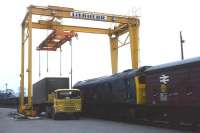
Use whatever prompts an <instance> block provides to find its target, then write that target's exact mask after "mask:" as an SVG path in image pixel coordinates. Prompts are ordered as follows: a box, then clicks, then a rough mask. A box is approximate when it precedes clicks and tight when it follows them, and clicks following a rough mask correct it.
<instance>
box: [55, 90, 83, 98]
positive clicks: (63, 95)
mask: <svg viewBox="0 0 200 133" xmlns="http://www.w3.org/2000/svg"><path fill="white" fill-rule="evenodd" d="M57 98H58V99H65V98H69V99H79V98H80V91H59V92H57Z"/></svg>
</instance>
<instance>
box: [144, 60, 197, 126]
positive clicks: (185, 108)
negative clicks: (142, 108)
mask: <svg viewBox="0 0 200 133" xmlns="http://www.w3.org/2000/svg"><path fill="white" fill-rule="evenodd" d="M145 78H146V94H147V103H146V104H147V105H151V106H150V107H149V108H148V112H144V113H146V117H151V119H156V120H159V121H169V122H172V123H174V124H175V123H176V124H177V123H179V124H186V125H188V124H189V125H191V124H193V125H196V124H197V123H200V115H199V112H200V84H199V83H200V57H197V58H192V59H187V60H183V61H178V62H173V63H167V64H164V65H158V66H154V67H151V68H149V69H147V70H146V71H145Z"/></svg>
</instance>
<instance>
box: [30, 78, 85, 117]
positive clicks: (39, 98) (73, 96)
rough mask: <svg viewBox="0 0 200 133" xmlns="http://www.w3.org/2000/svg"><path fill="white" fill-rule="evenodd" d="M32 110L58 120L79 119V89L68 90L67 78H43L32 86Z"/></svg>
mask: <svg viewBox="0 0 200 133" xmlns="http://www.w3.org/2000/svg"><path fill="white" fill-rule="evenodd" d="M33 110H34V111H35V112H36V113H37V114H40V113H41V112H46V116H47V117H50V118H53V119H59V118H61V117H65V116H73V117H74V118H76V119H79V117H80V112H81V97H80V90H79V89H69V79H68V78H44V79H42V80H40V81H38V82H36V83H35V84H33Z"/></svg>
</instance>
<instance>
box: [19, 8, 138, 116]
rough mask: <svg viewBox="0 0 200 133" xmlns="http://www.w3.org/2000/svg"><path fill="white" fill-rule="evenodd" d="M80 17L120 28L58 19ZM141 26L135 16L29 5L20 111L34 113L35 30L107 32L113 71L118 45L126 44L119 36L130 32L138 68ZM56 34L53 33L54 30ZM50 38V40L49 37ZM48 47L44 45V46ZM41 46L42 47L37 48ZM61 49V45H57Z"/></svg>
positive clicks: (23, 41)
mask: <svg viewBox="0 0 200 133" xmlns="http://www.w3.org/2000/svg"><path fill="white" fill-rule="evenodd" d="M33 16H41V17H45V16H49V17H51V18H52V19H51V20H42V19H39V20H38V21H33V19H32V18H33ZM63 18H71V19H79V20H90V21H101V22H111V23H114V24H118V26H117V27H114V28H113V29H111V28H94V27H89V26H87V27H82V26H70V25H63V24H61V23H59V22H57V21H54V20H55V19H63ZM139 25H140V21H139V19H138V18H137V17H134V16H122V15H114V14H106V13H98V12H88V11H80V10H75V9H73V8H67V7H57V6H47V7H41V6H33V5H31V6H29V7H28V11H27V13H26V16H25V18H24V20H23V22H22V35H21V36H22V45H21V74H20V77H21V80H20V105H19V112H20V113H24V114H26V115H31V114H32V108H33V107H32V29H33V28H34V29H51V30H57V29H59V30H62V31H73V32H74V33H76V32H84V33H94V34H105V35H108V36H109V39H110V52H111V65H112V73H113V74H114V73H117V71H118V48H119V47H121V46H124V45H126V44H127V42H126V40H127V39H126V40H125V42H124V43H122V45H120V46H119V45H118V40H119V37H120V36H121V35H123V34H125V33H129V39H130V49H131V61H132V68H138V58H139V57H138V55H139V51H138V49H139V48H138V47H139ZM52 34H53V33H52ZM27 40H28V69H27V72H28V105H26V106H25V105H24V56H25V55H24V53H25V51H24V48H25V43H26V41H27ZM47 40H48V39H47ZM43 46H45V44H44V45H43ZM38 48H39V49H42V48H40V47H38ZM56 48H58V47H56ZM56 48H55V47H54V48H51V47H43V49H42V50H52V49H53V50H56Z"/></svg>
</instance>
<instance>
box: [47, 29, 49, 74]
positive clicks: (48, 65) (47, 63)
mask: <svg viewBox="0 0 200 133" xmlns="http://www.w3.org/2000/svg"><path fill="white" fill-rule="evenodd" d="M47 36H48V29H47ZM47 45H48V44H47ZM47 47H48V46H47ZM48 72H49V53H48V49H47V73H48Z"/></svg>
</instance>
